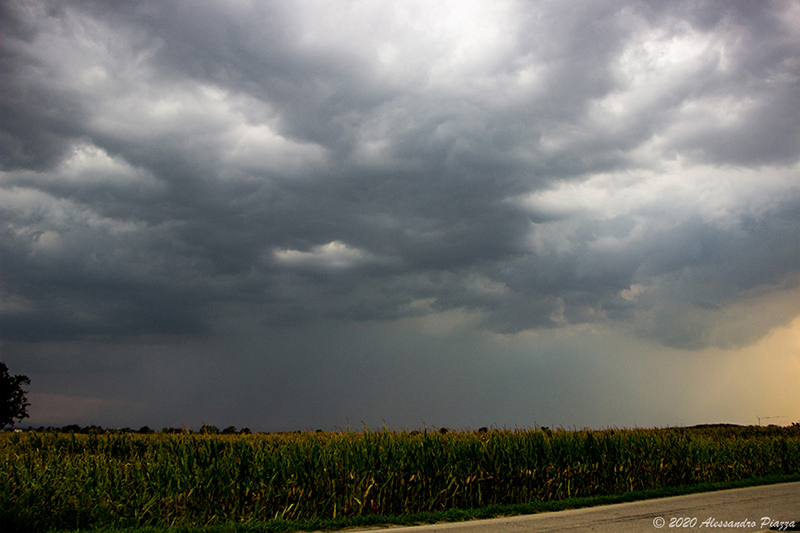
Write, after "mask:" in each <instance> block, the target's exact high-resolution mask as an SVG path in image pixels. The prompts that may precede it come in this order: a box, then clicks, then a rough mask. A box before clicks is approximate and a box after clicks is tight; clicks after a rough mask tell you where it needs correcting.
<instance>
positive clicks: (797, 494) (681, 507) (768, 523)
mask: <svg viewBox="0 0 800 533" xmlns="http://www.w3.org/2000/svg"><path fill="white" fill-rule="evenodd" d="M662 520H663V525H662ZM678 520H680V523H678ZM793 520H794V521H796V522H798V523H800V482H798V483H781V484H777V485H765V486H761V487H751V488H744V489H732V490H724V491H717V492H705V493H702V494H689V495H686V496H673V497H671V498H660V499H657V500H646V501H640V502H633V503H619V504H614V505H604V506H601V507H590V508H586V509H574V510H570V511H558V512H553V513H540V514H534V515H526V516H514V517H510V518H494V519H491V520H473V521H470V522H459V523H448V524H432V525H426V526H415V527H398V528H390V529H389V531H390V532H391V533H433V532H442V533H529V532H539V531H594V532H602V533H612V532H613V533H629V532H641V531H644V532H650V533H657V532H659V531H671V532H676V531H698V530H699V531H731V532H732V531H737V532H739V531H741V532H746V531H767V530H769V529H770V527H773V526H776V525H778V524H777V523H775V521H783V522H791V521H793ZM659 525H661V527H658V526H659ZM670 525H672V526H673V527H670ZM675 526H683V527H675ZM351 531H352V530H351ZM359 531H372V532H373V533H374V532H375V529H372V530H359Z"/></svg>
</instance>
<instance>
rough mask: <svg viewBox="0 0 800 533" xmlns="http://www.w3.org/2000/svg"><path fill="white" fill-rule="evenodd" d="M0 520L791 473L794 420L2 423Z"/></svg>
mask: <svg viewBox="0 0 800 533" xmlns="http://www.w3.org/2000/svg"><path fill="white" fill-rule="evenodd" d="M0 463H2V468H0V523H3V524H5V526H4V527H8V528H9V529H14V528H22V527H24V528H25V529H26V530H37V531H39V530H47V529H52V528H64V527H71V528H87V527H97V526H115V527H132V526H144V525H157V526H168V525H172V526H191V525H194V526H203V525H210V524H221V523H225V522H229V521H236V522H248V521H262V520H267V519H271V518H275V517H282V518H285V519H307V518H336V517H345V516H354V515H367V514H373V515H404V514H413V513H420V512H425V511H436V510H447V509H455V508H458V509H469V508H478V507H484V506H488V505H495V504H498V505H508V504H515V503H529V502H534V501H545V500H558V499H564V498H568V497H580V496H592V495H607V494H618V493H622V492H627V491H638V490H644V489H651V488H663V487H673V486H680V485H691V484H696V483H702V482H717V481H734V480H738V479H744V478H749V477H754V476H766V475H780V474H797V473H800V431H798V427H796V426H792V427H790V428H778V427H775V426H771V427H768V428H759V427H752V426H751V427H737V428H730V427H728V428H666V429H649V430H642V429H632V430H627V429H626V430H617V429H608V430H603V431H589V430H580V431H577V430H576V431H564V430H558V431H552V432H551V431H549V430H546V429H545V430H542V429H535V430H494V431H487V432H449V433H446V434H442V433H440V432H436V431H423V432H416V431H415V432H411V433H409V432H405V431H402V432H395V431H388V430H382V431H368V430H365V431H362V432H350V431H347V432H338V433H292V434H268V435H264V434H253V435H198V434H174V435H173V434H170V435H165V434H155V435H137V434H124V433H119V434H113V433H112V434H104V435H76V434H63V433H37V432H28V433H17V434H5V435H2V436H0Z"/></svg>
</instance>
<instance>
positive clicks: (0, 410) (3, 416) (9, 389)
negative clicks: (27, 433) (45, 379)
mask: <svg viewBox="0 0 800 533" xmlns="http://www.w3.org/2000/svg"><path fill="white" fill-rule="evenodd" d="M23 383H24V384H26V385H30V384H31V380H30V379H28V376H21V375H19V376H11V375H10V374H9V373H8V367H7V366H6V364H5V363H0V429H3V428H4V427H6V426H11V425H14V419H15V418H16V419H17V422H22V419H23V418H28V406H29V405H30V404H29V403H28V400H27V399H26V398H25V394H27V392H28V391H26V390H22V384H23Z"/></svg>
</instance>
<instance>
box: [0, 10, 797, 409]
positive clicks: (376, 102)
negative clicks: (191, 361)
mask: <svg viewBox="0 0 800 533" xmlns="http://www.w3.org/2000/svg"><path fill="white" fill-rule="evenodd" d="M2 10H3V12H2V16H1V17H0V21H2V22H0V24H2V28H0V30H2V33H3V48H2V71H3V75H2V76H0V116H2V117H3V118H2V121H1V122H0V139H1V142H0V169H2V171H1V172H0V180H2V181H0V183H1V184H2V200H0V202H2V204H1V206H0V207H1V208H2V241H1V243H2V244H1V246H2V249H0V254H2V255H0V261H2V311H1V312H2V315H0V328H2V329H0V334H1V335H2V342H3V343H4V345H5V348H4V349H5V350H6V353H8V354H11V355H12V356H13V355H14V354H39V355H36V357H38V358H39V359H37V360H41V358H42V357H44V356H42V355H41V353H44V352H42V350H44V348H42V347H44V346H48V347H49V348H47V349H46V350H44V351H45V352H47V353H50V350H52V347H53V346H57V345H58V343H73V344H71V346H75V344H74V343H89V345H91V346H95V348H96V349H97V350H101V349H102V347H104V346H105V347H108V346H117V347H119V346H120V345H126V344H130V345H131V346H144V345H146V344H147V343H152V342H159V343H161V342H163V343H166V344H167V345H175V343H177V344H181V343H197V342H201V343H211V344H212V345H213V343H215V342H218V339H220V338H222V337H224V336H225V335H230V334H231V331H235V330H237V327H238V326H236V324H237V323H241V321H243V320H244V321H246V323H247V324H248V328H250V329H248V331H251V332H257V331H261V333H258V335H265V334H266V333H264V332H268V331H277V330H279V331H283V332H287V331H297V328H304V327H305V328H311V327H317V326H319V325H320V324H332V323H339V324H349V326H347V327H356V328H358V327H360V326H358V324H364V325H365V327H366V325H370V324H372V325H374V324H379V325H378V326H375V327H378V328H393V327H399V324H404V323H409V322H408V321H412V322H413V321H415V320H424V319H426V317H428V318H430V319H434V318H435V317H437V316H444V317H447V316H455V315H458V316H462V317H469V320H468V321H467V323H468V328H467V330H468V331H469V332H470V333H469V334H467V333H464V335H467V336H469V335H473V334H474V335H479V334H481V332H483V333H485V334H488V335H499V336H500V337H503V336H509V335H510V336H520V335H523V336H524V335H526V334H528V333H530V334H533V335H536V334H537V332H542V331H554V330H559V329H564V328H570V327H576V326H580V325H596V326H598V327H609V328H614V329H615V331H624V332H626V333H625V335H629V336H632V338H637V339H639V341H642V342H649V343H653V344H654V345H656V346H658V345H660V346H662V347H666V348H676V349H682V350H704V349H708V348H719V349H729V348H732V347H746V346H749V345H752V344H753V343H756V342H757V341H759V339H762V338H764V336H765V335H767V334H768V332H770V331H771V330H773V328H776V327H780V326H785V325H787V324H789V323H790V322H791V321H792V320H793V319H795V318H796V317H797V316H798V315H800V299H797V298H792V297H787V296H786V295H792V294H794V295H796V294H797V290H798V286H800V162H799V159H800V52H799V51H800V30H798V28H800V6H798V4H797V3H793V2H728V1H725V2H721V1H718V2H715V1H705V2H668V3H665V2H644V1H642V2H628V1H604V2H478V1H476V2H463V1H459V2H437V3H434V4H431V3H430V2H412V1H409V2H336V3H327V2H300V1H298V2H294V1H293V2H247V1H244V2H239V1H235V2H171V3H168V4H164V3H163V2H147V1H131V2H124V3H116V2H102V1H97V2H67V1H60V2H45V1H33V2H28V1H26V2H22V1H7V2H4V3H3V7H2ZM774 302H780V303H779V304H776V303H774ZM454 314H455V315H454ZM380 324H383V325H380ZM315 325H316V326H315ZM319 327H323V328H328V327H329V326H319ZM464 327H466V326H464ZM275 328H277V330H276V329H275ZM392 331H394V330H392ZM365 335H366V334H365ZM221 336H222V337H221ZM500 337H498V338H500ZM204 339H205V340H204ZM639 341H636V342H639ZM242 342H244V344H247V343H246V342H245V341H242ZM276 342H277V341H276ZM348 342H349V341H348ZM364 342H367V341H364ZM397 342H400V341H397ZM54 343H55V344H54ZM279 344H280V343H278V345H279ZM367 344H369V343H367ZM66 345H67V344H65V346H66ZM37 346H38V347H39V348H37ZM292 346H294V347H293V348H291V349H290V348H286V347H285V346H284V348H283V351H281V349H279V348H276V349H275V351H274V352H273V353H274V354H276V355H274V357H277V358H279V359H280V358H281V357H284V358H286V359H287V360H289V359H292V360H293V361H295V362H291V363H290V362H285V364H292V365H294V364H296V361H297V360H298V358H299V359H302V358H303V357H305V356H302V355H298V354H302V353H306V354H307V353H310V352H307V351H306V352H304V351H303V350H301V349H300V348H298V347H297V346H296V345H294V344H293V345H292ZM242 349H244V350H245V352H246V351H247V350H248V349H246V348H242ZM37 350H38V351H37ZM249 350H250V351H251V352H252V351H253V348H252V346H251V348H249ZM342 350H343V351H344V348H342ZM381 350H385V348H382V349H379V350H377V352H376V353H378V352H381ZM553 350H555V348H554V349H553ZM222 352H224V350H221V351H220V352H219V353H218V354H217V355H215V354H214V353H212V352H208V353H206V355H205V356H204V357H205V359H204V360H206V361H214V360H215V359H216V358H218V357H223V356H222V355H221V353H222ZM281 353H283V354H284V355H283V356H281V355H280V354H281ZM292 354H293V355H292ZM18 357H19V358H20V360H23V359H24V358H28V359H27V360H32V359H30V358H31V357H34V355H25V356H24V357H23V355H18ZM131 357H133V356H131ZM308 357H310V356H308ZM342 357H344V356H342ZM342 357H340V358H334V359H335V360H336V361H339V362H341V361H343V359H342ZM453 357H455V356H453ZM253 358H254V359H257V357H256V356H253ZM45 359H46V358H45ZM134 359H135V358H134ZM312 359H313V358H312ZM37 364H41V365H42V366H41V368H45V367H46V366H47V364H46V363H37ZM243 364H244V365H245V366H246V363H243ZM282 364H284V363H282ZM309 364H310V365H311V366H313V364H314V363H313V362H310V361H309ZM330 364H333V363H330ZM420 364H422V363H420ZM426 364H427V363H426ZM437 364H438V363H437ZM442 364H443V363H442ZM459 364H461V363H459V362H458V360H457V358H455V359H453V361H452V365H454V366H458V365H459ZM368 366H369V365H368ZM445 366H446V365H445ZM37 368H39V367H37ZM326 368H327V367H326ZM443 368H444V367H443ZM450 368H452V367H450ZM12 370H13V369H12ZM476 372H477V370H476ZM497 379H498V380H500V378H497ZM500 381H502V380H500ZM365 394H366V393H365ZM398 394H399V392H398ZM409 394H410V393H409Z"/></svg>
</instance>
